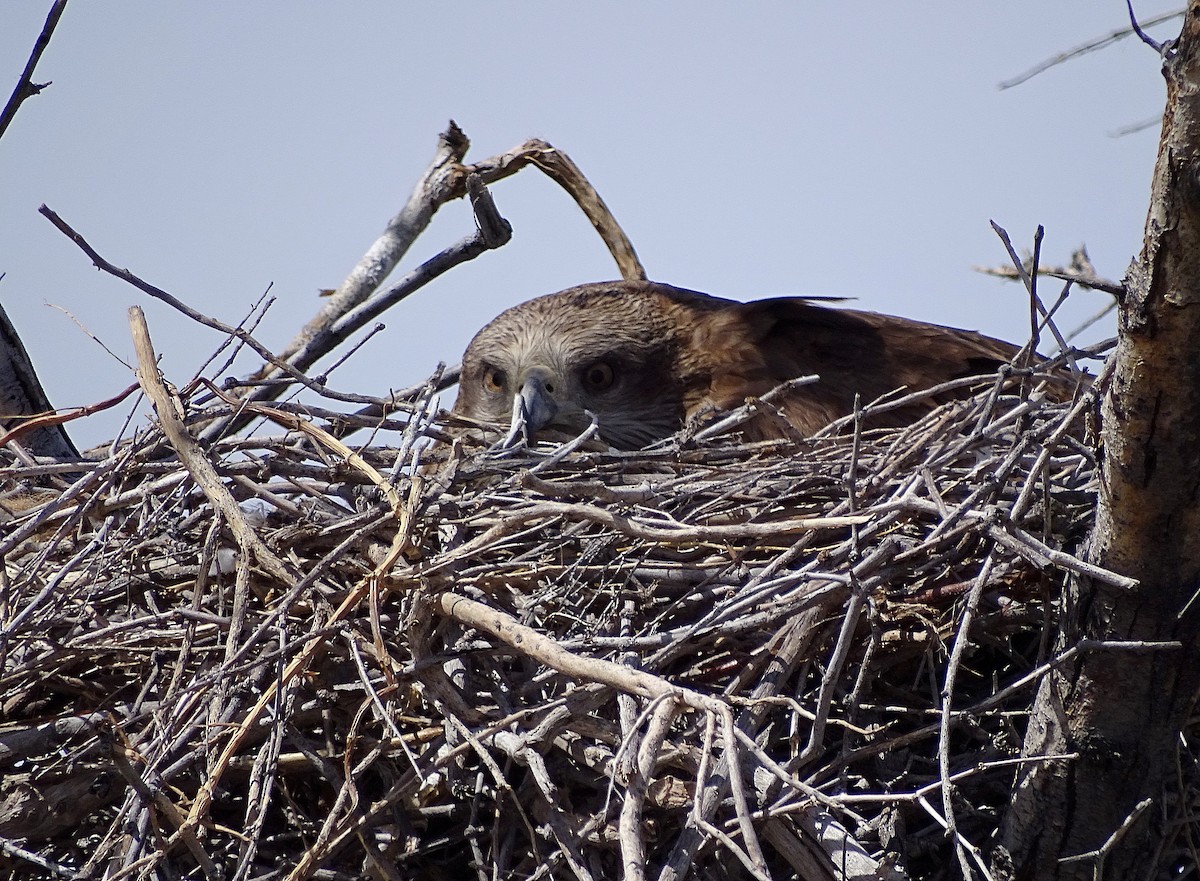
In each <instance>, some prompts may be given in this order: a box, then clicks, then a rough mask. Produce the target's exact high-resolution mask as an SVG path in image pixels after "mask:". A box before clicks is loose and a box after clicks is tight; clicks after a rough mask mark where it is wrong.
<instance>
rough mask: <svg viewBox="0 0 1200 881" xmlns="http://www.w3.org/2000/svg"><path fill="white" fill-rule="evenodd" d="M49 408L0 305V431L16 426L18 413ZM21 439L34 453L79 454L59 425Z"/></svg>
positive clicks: (57, 456)
mask: <svg viewBox="0 0 1200 881" xmlns="http://www.w3.org/2000/svg"><path fill="white" fill-rule="evenodd" d="M52 409H53V408H52V407H51V406H50V401H49V399H48V398H47V397H46V392H45V391H44V390H43V389H42V384H41V382H40V381H39V380H38V376H37V371H36V370H34V369H33V362H32V361H30V360H29V353H28V352H26V351H25V346H24V345H22V343H21V337H20V336H19V335H18V334H17V329H16V328H15V327H13V324H12V322H11V321H9V320H8V313H7V312H5V311H4V307H3V306H0V434H3V433H4V432H5V431H6V430H8V429H11V428H14V427H16V425H17V424H19V423H20V422H21V418H20V417H23V416H24V417H28V416H36V415H38V414H39V413H47V412H49V411H51V410H52ZM21 443H22V444H23V445H24V446H25V447H26V449H28V450H29V452H31V453H33V455H35V456H48V457H50V458H53V459H78V458H79V451H78V450H76V449H75V445H74V444H73V443H71V438H70V437H69V436H68V435H67V432H66V429H64V428H63V427H62V426H61V425H50V426H46V427H44V428H38V429H35V430H33V431H32V432H30V433H29V434H28V435H27V436H26V437H25V438H23V439H22V441H21Z"/></svg>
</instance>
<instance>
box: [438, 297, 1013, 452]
mask: <svg viewBox="0 0 1200 881" xmlns="http://www.w3.org/2000/svg"><path fill="white" fill-rule="evenodd" d="M1017 351H1018V348H1017V347H1016V346H1013V345H1011V344H1009V343H1005V342H1002V341H1000V340H995V339H992V338H990V337H986V336H983V335H982V334H978V333H974V332H973V331H969V330H956V329H954V328H949V327H941V326H939V325H936V324H925V323H923V322H919V321H911V320H909V319H907V318H898V317H895V316H892V315H879V314H876V313H874V312H856V311H852V310H849V309H836V308H829V307H825V306H819V305H817V304H815V303H813V302H812V301H810V300H805V299H800V298H779V299H770V300H758V301H755V302H750V303H739V302H736V301H733V300H725V299H721V298H719V297H711V296H708V295H707V294H701V293H697V292H695V291H687V290H682V289H680V288H675V287H671V286H670V285H665V284H656V283H653V282H643V281H618V282H601V283H596V284H586V285H580V286H579V287H574V288H569V289H567V290H565V291H561V292H559V293H557V294H550V295H548V296H544V297H539V298H537V299H535V300H530V301H528V302H526V303H522V304H520V305H519V306H515V307H513V308H512V309H509V310H508V311H506V312H504V313H502V314H501V315H500V316H499V317H497V318H496V319H495V320H493V321H492V322H491V323H490V324H488V325H487V326H486V327H485V328H483V330H481V331H479V333H478V334H476V335H475V338H474V339H473V340H472V341H471V343H470V345H469V346H468V347H467V351H466V354H465V355H464V356H463V368H462V377H461V379H460V384H459V393H458V400H457V401H456V402H455V404H454V411H453V412H454V413H455V414H456V415H459V416H463V417H466V418H468V419H471V420H475V421H477V422H481V423H484V424H487V425H493V426H497V427H506V426H508V425H509V424H510V421H511V419H512V417H513V415H514V414H516V415H517V417H518V418H523V420H524V422H525V426H526V429H527V430H528V432H529V433H530V434H531V435H533V434H536V433H537V432H538V431H541V430H543V429H547V430H559V431H562V432H567V433H571V434H575V433H578V432H579V431H581V430H582V429H583V428H585V427H586V426H587V425H588V423H589V420H588V417H587V415H586V413H585V411H590V412H591V413H594V414H595V415H596V417H597V420H598V422H599V429H600V436H601V438H602V439H604V440H605V441H607V442H608V443H610V444H612V445H613V446H615V447H620V448H623V449H636V448H638V447H642V446H645V445H646V444H647V443H650V442H652V441H655V440H658V439H660V438H664V437H668V436H669V435H671V434H673V433H674V432H676V431H678V430H679V429H680V428H682V427H683V425H684V423H685V421H686V420H687V419H689V418H690V417H692V416H694V415H696V414H697V413H701V412H704V411H705V410H709V409H719V410H724V409H730V408H733V407H737V406H740V405H741V404H742V403H743V402H744V401H745V400H746V398H749V397H759V396H762V395H764V394H766V393H767V392H769V391H771V390H772V389H773V388H775V387H776V386H778V385H779V384H780V383H782V382H784V381H785V380H788V379H793V378H795V377H798V376H804V375H807V374H814V373H815V374H819V375H820V377H821V379H820V381H819V382H817V383H815V384H812V385H806V386H801V387H799V388H796V389H793V390H791V391H789V392H788V393H787V395H786V396H784V397H783V398H782V400H777V401H776V402H775V403H776V404H777V406H778V408H779V412H780V413H781V414H782V415H783V416H784V417H785V418H786V420H787V422H789V423H790V424H791V426H793V427H794V428H795V429H797V430H799V431H800V432H802V433H804V434H810V433H812V432H814V431H816V430H818V429H820V428H821V427H823V426H824V425H827V424H828V423H829V422H831V421H832V420H834V419H836V418H837V417H839V416H844V415H846V414H847V413H849V412H851V411H852V410H853V406H854V395H855V393H856V392H857V393H858V394H859V395H860V396H861V399H862V401H863V403H864V404H866V403H869V402H870V401H872V400H874V399H876V398H879V397H880V396H883V395H886V394H888V393H890V392H894V391H895V390H896V389H898V388H901V387H905V388H906V389H908V390H910V391H916V390H921V389H927V388H931V387H933V386H935V385H938V384H940V383H943V382H945V381H947V380H950V379H956V378H959V377H966V376H974V375H980V374H986V373H989V372H992V371H994V370H996V368H997V367H998V366H1000V365H1001V364H1003V363H1006V362H1008V361H1009V360H1011V359H1012V357H1013V356H1014V355H1015V354H1016V353H1017ZM937 403H940V401H926V402H922V403H920V404H915V405H911V406H906V407H903V408H899V409H896V410H892V411H890V412H888V413H885V414H880V416H879V417H878V418H874V419H873V420H872V422H871V424H872V425H875V426H882V425H898V424H906V423H908V422H911V421H913V420H914V419H916V418H918V417H919V416H920V415H921V414H923V413H925V412H928V410H929V409H930V408H931V407H933V406H935V405H936V404H937ZM746 431H747V433H748V434H749V436H751V437H759V438H766V437H774V436H778V434H779V433H780V430H779V422H778V420H774V421H773V420H771V419H769V418H761V417H760V418H757V419H755V420H754V421H752V422H751V423H749V424H748V425H747V426H746Z"/></svg>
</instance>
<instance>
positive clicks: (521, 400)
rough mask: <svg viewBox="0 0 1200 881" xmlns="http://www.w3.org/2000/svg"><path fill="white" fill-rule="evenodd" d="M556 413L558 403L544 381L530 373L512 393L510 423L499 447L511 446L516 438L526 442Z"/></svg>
mask: <svg viewBox="0 0 1200 881" xmlns="http://www.w3.org/2000/svg"><path fill="white" fill-rule="evenodd" d="M557 415H558V404H556V403H555V402H554V398H553V397H551V395H550V392H548V391H547V390H546V382H545V380H544V379H543V378H542V376H541V375H540V374H538V373H530V374H529V375H528V376H526V377H525V381H524V382H522V383H521V388H520V390H519V391H518V392H517V393H516V394H515V395H513V408H512V424H511V427H510V428H509V430H508V434H507V435H506V436H505V438H504V440H503V441H501V442H500V448H501V449H504V450H507V449H510V448H512V447H513V446H514V445H515V444H516V442H517V438H518V437H519V438H522V439H524V441H525V442H526V443H529V439H530V438H531V437H533V436H534V435H535V434H537V433H538V432H539V431H541V430H542V429H543V428H545V427H546V426H547V425H549V424H550V423H551V422H552V421H553V420H554V417H555V416H557Z"/></svg>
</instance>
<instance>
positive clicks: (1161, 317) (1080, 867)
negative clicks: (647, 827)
mask: <svg viewBox="0 0 1200 881" xmlns="http://www.w3.org/2000/svg"><path fill="white" fill-rule="evenodd" d="M1188 7H1189V8H1188V13H1187V18H1186V20H1185V23H1184V28H1183V33H1182V35H1181V37H1180V39H1179V41H1178V44H1177V45H1175V46H1173V47H1170V48H1168V49H1167V50H1166V51H1165V52H1164V59H1165V61H1164V75H1165V77H1166V80H1167V108H1166V112H1165V115H1164V118H1163V131H1162V138H1161V141H1160V144H1159V152H1158V161H1157V164H1156V166H1155V172H1154V182H1153V188H1152V197H1151V204H1150V210H1149V215H1148V217H1147V220H1146V232H1145V240H1144V243H1143V248H1142V253H1141V254H1140V255H1139V256H1138V258H1137V259H1136V260H1135V261H1134V263H1133V265H1132V266H1131V267H1130V270H1129V275H1128V277H1127V279H1126V294H1125V297H1124V299H1123V301H1122V303H1121V311H1120V342H1119V345H1118V347H1117V350H1116V353H1115V355H1114V357H1115V358H1116V363H1115V371H1114V374H1113V380H1112V383H1111V385H1110V386H1109V388H1108V389H1106V391H1105V394H1104V397H1103V400H1102V404H1101V425H1102V430H1101V449H1100V455H1101V487H1100V500H1099V506H1098V509H1097V513H1096V523H1095V528H1094V531H1093V534H1092V538H1091V548H1090V556H1091V560H1092V562H1095V563H1098V564H1100V565H1102V566H1104V567H1106V568H1108V569H1111V570H1114V571H1116V572H1119V573H1122V574H1124V575H1129V576H1132V577H1134V578H1136V579H1138V580H1139V582H1140V584H1139V586H1138V587H1137V588H1135V589H1133V590H1130V591H1128V592H1118V591H1114V590H1113V589H1112V588H1110V587H1109V588H1106V587H1104V586H1102V585H1099V584H1095V583H1090V582H1076V583H1074V584H1072V585H1070V586H1069V588H1068V591H1067V595H1066V597H1065V602H1064V608H1063V622H1064V623H1063V632H1062V635H1061V638H1060V643H1061V645H1060V648H1061V647H1065V646H1066V645H1070V644H1074V643H1077V642H1079V641H1080V640H1081V639H1096V640H1110V641H1111V640H1142V641H1154V642H1161V641H1173V640H1178V641H1179V642H1180V643H1181V646H1180V647H1177V648H1174V649H1169V648H1159V649H1157V650H1141V651H1138V650H1128V649H1123V650H1122V649H1111V648H1110V649H1103V650H1097V651H1089V652H1085V653H1083V654H1082V655H1081V656H1079V657H1078V660H1077V661H1076V662H1075V663H1072V664H1070V665H1068V666H1066V667H1065V668H1063V669H1061V670H1059V671H1058V673H1057V674H1055V675H1053V676H1049V677H1047V678H1046V679H1045V680H1044V681H1043V683H1042V687H1041V690H1040V693H1039V694H1038V697H1037V701H1036V704H1035V708H1034V713H1033V716H1032V717H1031V719H1030V724H1029V731H1028V733H1027V736H1026V742H1025V750H1026V754H1027V755H1045V754H1064V755H1068V754H1074V756H1075V757H1074V758H1069V759H1064V760H1063V761H1062V762H1053V763H1034V764H1031V765H1030V766H1029V767H1028V768H1027V770H1026V771H1024V772H1023V774H1022V776H1020V777H1019V778H1018V781H1017V786H1016V791H1015V793H1014V800H1013V803H1012V806H1011V808H1010V811H1009V814H1008V816H1007V817H1006V819H1005V822H1004V825H1003V827H1002V830H1001V846H1002V847H1001V849H1000V850H999V851H998V854H997V860H996V869H997V876H998V877H1012V878H1018V879H1038V881H1041V879H1052V878H1053V879H1058V878H1072V879H1074V878H1081V879H1082V878H1087V879H1091V878H1093V877H1104V878H1120V879H1124V878H1143V877H1147V876H1152V875H1153V874H1157V872H1156V871H1155V867H1154V866H1153V855H1154V853H1155V845H1156V843H1157V841H1158V840H1159V837H1160V834H1161V833H1162V831H1163V830H1162V829H1160V828H1156V826H1157V825H1158V824H1159V819H1160V817H1161V816H1162V810H1161V802H1162V797H1163V793H1164V790H1165V789H1169V788H1170V787H1171V786H1172V784H1173V782H1174V772H1173V770H1172V769H1173V767H1174V762H1173V755H1174V752H1175V749H1176V745H1177V743H1178V736H1179V732H1180V729H1181V727H1182V725H1183V723H1184V721H1185V720H1186V717H1187V714H1188V712H1189V710H1190V708H1191V706H1192V702H1193V698H1194V696H1195V693H1196V689H1197V685H1198V682H1200V646H1198V645H1197V639H1196V629H1197V623H1198V620H1200V601H1197V600H1196V599H1195V594H1196V591H1197V588H1198V586H1200V498H1198V496H1200V0H1190V2H1189V4H1188ZM1147 800H1149V801H1147ZM1147 808H1149V809H1147ZM1084 854H1090V856H1087V857H1085V858H1084V859H1077V860H1071V861H1068V862H1062V860H1063V859H1065V858H1068V857H1073V856H1075V857H1077V856H1080V855H1084ZM1010 860H1011V862H1010ZM1097 868H1099V871H1097Z"/></svg>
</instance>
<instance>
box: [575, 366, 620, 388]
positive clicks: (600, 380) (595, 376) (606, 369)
mask: <svg viewBox="0 0 1200 881" xmlns="http://www.w3.org/2000/svg"><path fill="white" fill-rule="evenodd" d="M615 378H616V376H615V374H614V373H613V369H612V366H611V365H609V364H608V363H607V362H605V361H597V362H596V363H595V364H592V365H591V366H590V367H588V368H587V369H586V370H584V371H583V384H584V386H585V387H586V388H587V390H588V391H589V392H602V391H604V390H606V389H608V388H609V387H611V386H612V384H613V380H614V379H615Z"/></svg>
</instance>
